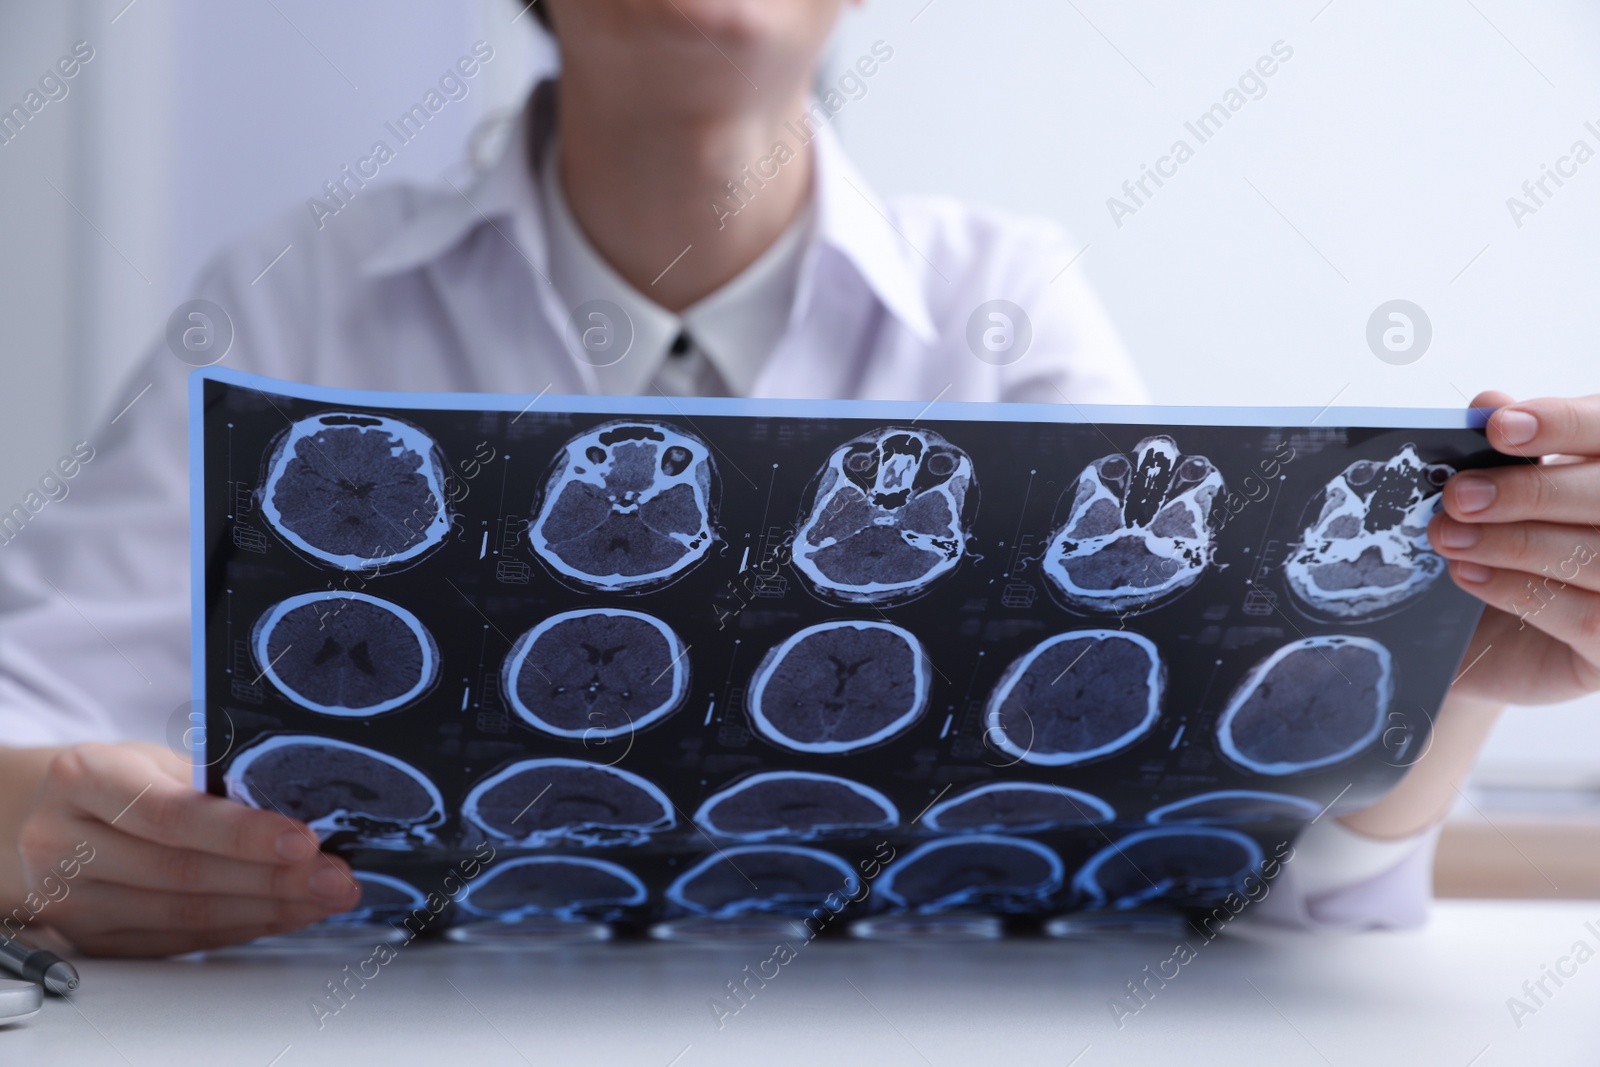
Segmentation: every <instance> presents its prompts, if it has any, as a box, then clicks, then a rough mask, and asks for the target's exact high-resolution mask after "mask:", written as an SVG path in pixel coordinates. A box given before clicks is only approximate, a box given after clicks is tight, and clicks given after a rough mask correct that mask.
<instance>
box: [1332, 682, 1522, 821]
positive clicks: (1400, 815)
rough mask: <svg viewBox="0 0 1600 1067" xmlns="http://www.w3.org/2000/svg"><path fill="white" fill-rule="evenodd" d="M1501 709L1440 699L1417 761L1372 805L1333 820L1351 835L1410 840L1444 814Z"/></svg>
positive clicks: (1460, 699)
mask: <svg viewBox="0 0 1600 1067" xmlns="http://www.w3.org/2000/svg"><path fill="white" fill-rule="evenodd" d="M1501 710H1502V705H1500V704H1496V703H1490V702H1486V701H1478V700H1472V699H1468V698H1465V697H1458V696H1455V695H1451V696H1448V697H1446V698H1445V702H1444V704H1443V705H1442V706H1441V707H1440V708H1439V714H1438V715H1437V716H1436V717H1435V720H1434V724H1433V735H1432V740H1431V742H1430V745H1429V748H1428V749H1427V751H1426V752H1425V753H1424V754H1423V756H1422V758H1421V759H1420V760H1418V761H1417V762H1416V763H1415V764H1414V765H1413V766H1412V767H1411V769H1410V770H1409V771H1407V772H1406V775H1405V777H1403V778H1401V779H1400V783H1399V784H1398V785H1396V786H1395V787H1394V788H1393V789H1392V790H1390V791H1389V792H1388V793H1387V794H1385V795H1384V796H1383V797H1382V798H1381V799H1380V800H1379V801H1378V802H1377V803H1376V804H1373V805H1372V806H1371V807H1368V808H1363V809H1361V810H1360V811H1357V812H1352V813H1351V814H1349V815H1343V816H1340V818H1339V821H1340V822H1341V823H1343V824H1344V825H1345V826H1347V827H1349V828H1350V829H1351V830H1354V831H1355V832H1356V833H1359V834H1365V835H1366V836H1368V837H1375V838H1382V839H1388V840H1394V839H1398V838H1404V837H1412V836H1414V835H1416V834H1419V833H1421V832H1422V831H1424V830H1426V829H1428V828H1429V827H1430V826H1433V825H1434V824H1435V823H1438V822H1439V821H1440V820H1442V819H1443V818H1444V817H1445V816H1446V815H1447V814H1449V811H1450V808H1451V806H1452V805H1454V803H1455V800H1456V797H1457V795H1458V793H1457V789H1458V787H1459V786H1460V785H1461V783H1462V782H1464V781H1465V780H1466V777H1467V775H1468V774H1469V773H1470V772H1471V770H1472V766H1473V764H1474V763H1475V762H1476V761H1477V758H1478V752H1479V750H1480V749H1482V748H1483V743H1484V741H1485V740H1487V739H1488V736H1489V731H1490V730H1492V729H1493V728H1494V724H1495V722H1496V721H1497V720H1498V719H1499V717H1500V712H1501Z"/></svg>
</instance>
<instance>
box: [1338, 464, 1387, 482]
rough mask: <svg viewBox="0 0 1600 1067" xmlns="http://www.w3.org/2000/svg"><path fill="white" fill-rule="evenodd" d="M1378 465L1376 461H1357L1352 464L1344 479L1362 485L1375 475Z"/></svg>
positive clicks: (1378, 468)
mask: <svg viewBox="0 0 1600 1067" xmlns="http://www.w3.org/2000/svg"><path fill="white" fill-rule="evenodd" d="M1379 470H1380V467H1379V466H1378V464H1376V463H1357V464H1355V465H1353V466H1352V467H1351V468H1350V470H1349V473H1347V474H1346V475H1345V476H1344V477H1345V481H1347V482H1349V483H1350V484H1351V485H1353V486H1363V485H1366V484H1367V483H1368V482H1370V481H1372V479H1373V478H1374V477H1375V476H1376V475H1377V473H1378V471H1379Z"/></svg>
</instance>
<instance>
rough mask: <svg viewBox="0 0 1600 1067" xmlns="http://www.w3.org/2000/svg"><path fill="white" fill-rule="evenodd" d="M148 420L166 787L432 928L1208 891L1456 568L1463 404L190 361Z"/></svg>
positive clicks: (1401, 697)
mask: <svg viewBox="0 0 1600 1067" xmlns="http://www.w3.org/2000/svg"><path fill="white" fill-rule="evenodd" d="M535 400H536V402H532V403H530V401H535ZM190 429H191V461H192V467H193V508H192V512H193V516H194V526H193V558H194V566H195V571H194V597H195V605H194V608H195V610H194V619H195V633H194V639H195V648H194V664H195V691H194V699H195V701H196V706H197V707H200V708H203V709H204V717H205V729H204V730H203V731H199V730H197V731H194V732H193V734H194V736H195V737H196V739H197V743H198V744H199V745H201V746H202V747H203V751H200V752H197V753H196V757H197V758H196V764H197V766H199V767H200V768H201V769H200V770H199V771H198V772H197V776H198V778H199V781H198V783H197V784H199V785H200V786H202V787H203V788H206V789H207V790H209V791H210V792H212V793H214V794H217V795H220V796H227V797H230V798H232V799H234V800H236V801H238V802H240V803H244V804H250V805H254V806H256V807H260V808H263V809H268V810H271V809H278V810H282V811H284V812H286V813H287V814H290V815H292V816H295V817H297V818H301V819H304V820H305V821H306V822H308V823H309V824H310V825H311V826H312V827H313V829H314V830H315V831H316V832H317V834H318V835H319V836H320V837H321V839H322V841H323V844H324V847H325V848H327V849H329V850H330V851H334V852H337V853H339V854H341V855H343V856H345V857H346V858H348V859H349V860H350V861H351V863H352V865H353V867H354V868H355V869H356V871H357V872H358V875H359V878H360V880H361V882H362V885H363V887H364V889H365V891H366V896H365V897H364V899H363V904H362V905H361V907H360V908H358V909H357V911H356V912H354V913H352V915H351V916H349V917H347V918H346V919H345V920H343V921H346V922H352V921H381V920H393V919H395V918H396V917H398V916H404V915H407V914H414V913H416V911H417V909H418V908H422V909H423V911H424V913H426V914H428V916H429V918H428V923H429V924H430V925H432V926H434V927H435V928H441V929H442V928H446V927H448V926H450V925H452V924H463V923H477V924H482V923H488V924H525V923H529V922H539V923H551V922H573V923H614V924H620V925H621V926H623V927H628V928H633V929H645V928H647V927H649V926H650V925H652V924H655V923H660V922H670V921H673V920H685V921H687V922H690V923H696V924H706V923H711V924H717V923H722V922H730V923H741V922H748V921H753V920H755V919H762V920H767V919H773V918H777V919H784V918H805V917H808V916H810V917H813V918H815V917H816V916H818V915H826V916H829V917H830V918H829V921H830V922H831V921H832V917H833V916H837V915H843V916H845V919H844V920H842V921H841V922H840V923H839V925H840V926H843V925H845V924H846V923H847V922H848V920H850V919H854V918H857V917H870V916H882V915H890V916H893V915H909V916H930V915H940V914H946V913H980V914H995V915H1002V916H1005V917H1006V921H1007V922H1008V923H1009V924H1012V925H1013V926H1014V925H1016V924H1019V923H1020V924H1024V925H1025V924H1030V923H1034V922H1037V921H1039V920H1042V919H1047V918H1050V917H1053V916H1057V915H1062V914H1067V913H1080V912H1082V913H1093V912H1101V913H1117V912H1125V911H1129V910H1150V909H1159V910H1185V909H1210V908H1214V907H1216V906H1218V905H1219V904H1220V903H1221V902H1222V901H1224V900H1225V899H1226V898H1227V897H1228V895H1229V894H1230V893H1236V892H1239V891H1240V890H1241V888H1243V887H1244V886H1245V885H1246V880H1247V879H1248V878H1249V877H1250V876H1252V875H1254V876H1255V877H1257V878H1260V879H1263V880H1267V881H1270V879H1271V878H1272V877H1274V876H1275V873H1276V870H1277V869H1279V868H1281V866H1282V863H1281V862H1277V861H1281V859H1282V857H1284V856H1287V855H1288V854H1289V848H1290V846H1291V845H1292V843H1293V840H1294V838H1295V835H1296V834H1297V833H1298V832H1299V831H1300V830H1301V829H1302V828H1303V827H1304V826H1305V825H1306V824H1307V823H1309V822H1310V821H1311V820H1312V819H1315V818H1317V817H1319V816H1320V815H1321V814H1322V813H1323V812H1325V811H1329V810H1331V811H1334V812H1336V813H1337V812H1340V811H1346V810H1353V809H1356V808H1359V807H1362V806H1364V805H1366V804H1369V803H1371V802H1372V801H1373V800H1374V799H1375V798H1376V797H1378V796H1380V795H1381V794H1382V793H1384V792H1385V791H1386V790H1388V789H1389V788H1390V787H1392V786H1393V785H1394V783H1395V782H1397V781H1398V780H1399V778H1400V777H1401V775H1402V774H1403V773H1404V772H1405V770H1406V768H1408V767H1409V766H1411V765H1412V764H1414V763H1415V762H1416V761H1417V760H1418V759H1420V758H1422V757H1423V756H1424V755H1425V754H1426V752H1427V749H1428V744H1429V733H1430V726H1431V718H1432V715H1433V713H1434V712H1435V710H1436V709H1437V708H1438V707H1439V704H1440V702H1441V700H1442V698H1443V696H1444V693H1445V690H1446V688H1447V687H1448V685H1449V683H1450V681H1451V679H1452V678H1453V677H1454V675H1455V674H1456V673H1457V671H1458V668H1459V666H1460V663H1461V658H1462V653H1463V650H1464V649H1465V647H1466V643H1467V639H1468V637H1469V636H1470V634H1471V632H1472V629H1473V627H1474V625H1475V624H1476V622H1477V620H1478V617H1479V612H1480V607H1479V605H1478V603H1477V602H1476V601H1475V600H1474V599H1472V598H1471V597H1468V596H1467V595H1465V594H1464V593H1462V592H1461V591H1460V590H1458V589H1456V588H1455V586H1454V585H1453V584H1452V583H1451V581H1450V580H1449V577H1448V575H1447V574H1445V573H1444V567H1443V561H1442V560H1441V559H1440V558H1439V557H1438V556H1437V555H1436V554H1434V553H1433V552H1432V551H1431V549H1430V548H1429V545H1428V541H1427V536H1426V532H1425V528H1426V525H1427V522H1428V519H1429V518H1430V517H1431V516H1432V515H1433V513H1434V512H1435V511H1436V510H1437V508H1438V506H1439V492H1440V489H1441V486H1442V485H1443V483H1444V481H1445V480H1446V479H1447V478H1448V477H1449V476H1450V474H1451V473H1453V472H1455V471H1458V470H1463V469H1468V468H1473V467H1484V466H1490V465H1495V464H1497V463H1500V462H1502V460H1501V459H1500V458H1498V457H1497V456H1496V455H1495V454H1494V453H1493V452H1492V450H1490V449H1489V447H1488V445H1487V443H1486V441H1485V439H1484V436H1483V432H1482V430H1481V421H1479V422H1477V423H1475V422H1474V420H1473V417H1471V416H1469V415H1468V414H1466V413H1464V412H1438V411H1404V410H1388V409H1330V410H1327V411H1323V412H1317V411H1315V410H1311V409H1263V410H1242V411H1241V410H1227V409H1198V408H1078V407H1073V406H1069V405H1061V406H1059V407H1056V406H1042V405H993V404H991V405H964V404H954V403H939V404H935V405H933V406H931V407H927V408H926V409H924V407H923V405H921V404H913V403H908V404H899V403H879V402H810V401H741V400H683V399H675V400H671V401H667V400H663V399H660V398H655V399H651V398H604V397H557V396H550V395H543V396H540V397H538V398H532V397H527V396H487V395H466V394H406V393H376V392H373V393H366V392H354V391H347V390H330V389H322V388H317V387H311V386H304V385H296V384H290V383H286V382H277V381H272V380H269V379H265V378H256V377H253V376H249V375H244V374H239V373H236V372H231V371H223V370H216V369H207V370H204V371H201V372H197V373H196V375H195V376H194V378H193V379H192V417H191V427H190ZM486 857H487V858H486ZM463 871H466V872H468V873H467V874H465V875H464V874H463V873H462V872H463ZM429 902H433V903H439V902H442V904H443V906H442V908H432V909H430V907H429ZM434 911H437V914H433V912H434Z"/></svg>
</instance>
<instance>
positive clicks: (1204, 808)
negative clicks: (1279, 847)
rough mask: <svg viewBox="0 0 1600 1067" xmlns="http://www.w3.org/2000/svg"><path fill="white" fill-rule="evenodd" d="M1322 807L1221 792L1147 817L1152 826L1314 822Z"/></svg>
mask: <svg viewBox="0 0 1600 1067" xmlns="http://www.w3.org/2000/svg"><path fill="white" fill-rule="evenodd" d="M1321 813H1322V806H1321V805H1320V804H1317V803H1316V802H1314V801H1310V800H1307V799H1306V798H1305V797H1294V796H1289V795H1288V794H1287V793H1265V792H1262V791H1261V790H1258V789H1219V790H1217V791H1216V792H1212V793H1199V794H1197V795H1195V796H1192V797H1185V798H1184V799H1182V800H1176V801H1173V802H1172V803H1171V804H1163V805H1161V806H1160V807H1159V808H1154V809H1152V810H1151V811H1150V813H1149V814H1148V815H1146V816H1145V818H1147V819H1148V820H1149V821H1151V822H1153V823H1191V822H1192V823H1205V824H1214V825H1232V824H1243V823H1254V822H1271V821H1273V820H1280V819H1281V820H1294V821H1299V820H1304V819H1315V818H1316V817H1317V816H1318V815H1320V814H1321Z"/></svg>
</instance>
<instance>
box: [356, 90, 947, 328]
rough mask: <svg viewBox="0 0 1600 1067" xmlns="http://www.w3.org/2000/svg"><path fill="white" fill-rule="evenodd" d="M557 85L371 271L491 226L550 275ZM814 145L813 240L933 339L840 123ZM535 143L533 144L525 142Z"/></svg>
mask: <svg viewBox="0 0 1600 1067" xmlns="http://www.w3.org/2000/svg"><path fill="white" fill-rule="evenodd" d="M555 94H556V83H555V82H554V81H544V82H541V83H540V84H539V85H538V86H537V87H536V88H535V89H534V91H533V94H532V96H531V97H530V98H529V101H528V105H527V107H526V108H525V109H524V111H523V114H522V116H521V117H520V119H519V120H518V123H517V126H516V128H515V130H514V131H513V133H512V135H511V136H509V137H508V138H507V139H506V145H505V148H504V150H503V152H502V153H501V155H500V158H499V159H498V160H497V161H496V162H495V163H494V164H492V165H491V166H490V167H489V169H488V170H487V171H485V172H484V174H483V176H482V177H481V178H480V179H479V180H478V181H477V182H475V183H474V184H473V185H472V187H471V188H468V189H457V190H456V193H457V195H455V196H453V197H450V198H448V199H443V200H440V201H439V202H437V203H436V204H434V205H432V206H430V207H428V208H426V209H424V210H423V211H422V212H421V213H420V214H419V215H418V216H417V217H416V218H415V219H413V220H412V221H411V222H410V223H408V224H407V225H406V226H404V227H403V228H402V229H401V230H400V231H399V232H398V233H396V234H395V235H394V236H393V237H392V238H391V239H389V240H388V241H386V242H384V243H383V244H382V245H381V246H380V247H379V248H378V250H377V251H376V252H375V253H373V255H371V256H370V257H368V258H367V259H366V260H365V261H364V263H363V264H362V270H363V273H365V274H367V275H369V276H372V277H382V276H385V275H391V274H399V273H402V272H404V271H407V270H414V269H416V268H419V267H423V266H426V265H428V264H429V263H432V262H434V261H436V260H438V259H440V258H441V257H443V256H444V255H446V254H448V253H449V252H450V251H451V250H452V249H454V248H455V247H456V246H457V245H459V244H460V243H461V242H462V241H464V240H465V239H466V238H467V237H468V236H469V235H470V234H471V233H473V232H474V231H475V230H477V229H478V228H480V227H482V226H493V227H495V228H496V229H497V230H499V231H500V233H501V234H502V235H503V236H506V237H507V239H513V238H514V239H515V243H516V244H517V245H518V251H519V252H521V253H522V256H523V258H524V259H526V260H527V261H528V264H529V266H531V267H532V268H533V270H534V272H535V273H536V274H537V275H538V276H539V277H540V279H541V280H542V281H544V282H545V283H548V281H549V279H548V278H547V277H546V276H545V275H546V270H547V267H548V257H547V255H546V247H547V246H546V238H545V225H546V224H545V219H544V211H543V208H542V206H541V204H540V198H539V196H538V195H537V193H536V191H535V188H534V182H535V181H536V178H535V168H536V167H537V165H538V160H539V159H540V158H542V156H543V153H544V148H545V146H546V144H547V143H548V141H549V138H550V136H551V134H552V133H553V132H554V130H555V116H556V108H555V101H556V96H555ZM811 144H812V146H813V147H814V149H815V156H814V160H815V164H816V175H815V189H814V191H813V194H812V195H813V207H814V211H815V215H814V218H815V220H816V221H815V227H814V229H813V233H814V239H815V241H816V242H817V243H818V244H819V245H821V246H825V247H828V248H831V249H833V250H835V251H837V252H838V253H840V254H841V255H842V256H843V257H844V259H845V260H846V262H848V263H849V264H850V266H851V267H852V268H853V269H854V271H855V273H856V274H857V275H858V276H859V277H860V279H861V280H862V282H864V283H865V284H866V285H867V287H868V288H869V289H870V290H871V291H872V292H873V294H874V295H875V296H876V297H877V299H878V301H879V302H880V303H882V304H883V306H884V307H885V308H887V309H888V310H889V312H890V313H892V314H893V315H894V316H895V317H896V318H897V319H899V320H900V321H901V323H902V324H903V325H904V326H905V327H906V328H907V329H908V330H910V331H911V332H912V333H913V334H914V335H915V336H916V337H918V338H919V339H920V340H923V341H925V342H930V343H931V342H932V341H934V340H935V339H936V338H937V336H938V332H937V330H936V329H935V328H934V325H933V319H932V316H931V315H930V314H929V312H928V305H927V301H926V299H925V297H924V295H923V292H922V289H921V286H920V284H919V281H918V279H919V277H920V276H921V275H922V271H920V270H918V269H916V268H915V267H914V266H913V265H912V263H911V262H910V259H909V257H910V256H913V255H917V254H918V253H917V252H916V250H915V249H914V248H912V246H911V244H910V242H909V241H908V240H907V239H906V238H905V236H904V235H902V234H901V233H900V231H899V230H898V229H896V228H895V225H894V223H893V222H892V221H891V220H890V216H889V214H888V211H887V210H886V209H885V208H884V206H883V204H882V203H881V202H880V201H879V200H878V199H877V197H876V196H874V195H873V193H872V191H871V189H870V188H869V187H868V185H867V183H866V180H865V179H864V178H862V176H861V173H860V172H859V171H858V170H856V168H855V166H854V164H852V163H851V162H850V160H849V158H848V157H847V156H846V155H845V153H844V150H843V148H842V147H841V146H840V145H839V142H838V138H837V137H836V136H835V134H834V132H833V130H832V129H831V128H829V127H826V126H824V127H822V128H820V129H819V130H818V131H817V132H816V134H815V136H814V138H813V140H812V142H811ZM529 145H531V146H532V148H533V151H532V152H529V151H527V150H526V149H527V146H529ZM530 157H531V158H530ZM508 224H509V231H510V232H508ZM806 261H807V263H808V264H810V265H812V266H814V265H815V263H816V257H815V256H807V257H806ZM802 284H803V285H804V283H802ZM806 288H809V287H806ZM797 310H798V309H797Z"/></svg>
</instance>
